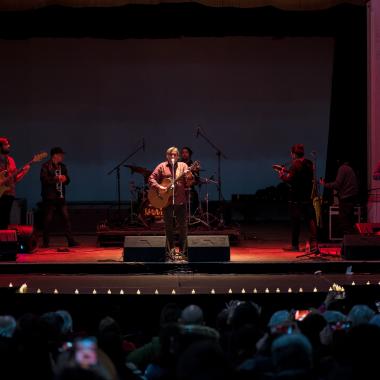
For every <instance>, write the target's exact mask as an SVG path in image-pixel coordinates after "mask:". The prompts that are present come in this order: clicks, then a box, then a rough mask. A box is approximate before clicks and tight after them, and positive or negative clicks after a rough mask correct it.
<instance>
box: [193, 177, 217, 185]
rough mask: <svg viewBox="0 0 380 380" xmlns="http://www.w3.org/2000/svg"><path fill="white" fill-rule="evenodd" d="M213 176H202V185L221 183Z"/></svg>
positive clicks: (200, 182) (200, 179)
mask: <svg viewBox="0 0 380 380" xmlns="http://www.w3.org/2000/svg"><path fill="white" fill-rule="evenodd" d="M211 178H212V177H211ZM211 178H207V177H201V178H199V181H198V183H199V184H201V185H203V184H206V183H214V184H216V185H217V184H218V183H219V181H215V180H214V179H211Z"/></svg>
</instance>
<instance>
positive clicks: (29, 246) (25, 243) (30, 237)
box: [8, 224, 38, 253]
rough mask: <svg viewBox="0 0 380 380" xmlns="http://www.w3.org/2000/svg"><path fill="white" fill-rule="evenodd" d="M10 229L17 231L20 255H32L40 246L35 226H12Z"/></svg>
mask: <svg viewBox="0 0 380 380" xmlns="http://www.w3.org/2000/svg"><path fill="white" fill-rule="evenodd" d="M8 229H10V230H14V231H16V235H17V243H18V253H32V252H34V251H35V250H36V248H37V245H38V237H37V234H36V232H35V231H34V228H33V226H29V225H20V224H10V225H9V226H8Z"/></svg>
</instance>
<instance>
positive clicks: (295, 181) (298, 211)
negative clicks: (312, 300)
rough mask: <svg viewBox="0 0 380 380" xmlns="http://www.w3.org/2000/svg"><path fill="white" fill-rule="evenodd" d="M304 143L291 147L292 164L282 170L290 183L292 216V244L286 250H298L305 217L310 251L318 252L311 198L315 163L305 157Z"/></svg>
mask: <svg viewBox="0 0 380 380" xmlns="http://www.w3.org/2000/svg"><path fill="white" fill-rule="evenodd" d="M304 154H305V153H304V146H303V144H295V145H293V146H292V149H291V157H292V165H291V167H290V169H289V170H286V169H285V168H284V169H283V170H281V171H280V173H279V176H280V178H281V179H282V180H283V181H284V182H286V183H288V184H289V185H290V200H289V204H290V217H291V224H292V241H291V246H290V247H287V248H284V251H294V252H298V251H299V250H300V249H299V236H300V227H301V218H302V217H303V218H304V220H305V222H306V223H307V225H308V229H309V234H310V237H309V242H310V251H311V252H312V253H318V252H319V251H318V244H317V224H316V218H315V210H314V207H313V203H312V200H311V193H312V189H313V179H314V169H313V163H312V162H311V161H310V160H308V159H306V158H305V157H304Z"/></svg>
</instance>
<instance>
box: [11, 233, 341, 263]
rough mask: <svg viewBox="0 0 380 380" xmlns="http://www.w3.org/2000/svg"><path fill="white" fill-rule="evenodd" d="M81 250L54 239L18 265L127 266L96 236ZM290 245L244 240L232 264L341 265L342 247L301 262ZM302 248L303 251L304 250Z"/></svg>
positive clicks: (83, 242) (117, 249) (116, 249)
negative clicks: (101, 244)
mask: <svg viewBox="0 0 380 380" xmlns="http://www.w3.org/2000/svg"><path fill="white" fill-rule="evenodd" d="M78 241H79V242H80V244H81V245H80V247H75V248H70V249H69V250H68V252H59V250H60V249H61V248H65V247H67V244H66V241H65V239H64V238H63V237H61V236H57V237H54V238H52V242H51V247H50V248H38V249H37V250H36V251H34V252H33V253H31V254H19V255H17V262H18V263H97V262H123V248H122V247H98V246H97V239H96V237H95V236H80V237H78ZM285 246H286V241H282V240H274V241H266V240H265V241H257V240H244V241H242V242H240V243H239V244H238V245H237V246H231V262H247V263H263V262H299V261H305V260H307V261H309V260H314V261H318V260H320V261H326V260H327V261H341V260H342V259H341V256H340V247H339V245H338V244H335V245H328V246H324V245H322V246H321V253H322V254H321V255H311V256H308V257H301V258H297V256H299V255H302V254H303V253H304V252H284V251H283V249H282V248H283V247H285ZM301 248H302V247H301Z"/></svg>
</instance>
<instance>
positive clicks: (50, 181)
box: [40, 160, 70, 200]
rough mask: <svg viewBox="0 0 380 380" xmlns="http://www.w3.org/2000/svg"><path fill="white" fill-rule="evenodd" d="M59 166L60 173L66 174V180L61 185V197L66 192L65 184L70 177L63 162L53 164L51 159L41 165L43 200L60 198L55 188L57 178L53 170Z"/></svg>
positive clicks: (68, 181)
mask: <svg viewBox="0 0 380 380" xmlns="http://www.w3.org/2000/svg"><path fill="white" fill-rule="evenodd" d="M59 167H60V168H61V175H64V176H66V178H67V181H66V182H65V183H63V184H62V185H63V186H62V193H63V198H65V194H66V186H67V185H68V184H69V183H70V178H69V176H68V173H67V168H66V165H65V164H59V165H57V166H56V165H54V163H53V161H52V160H49V161H47V162H45V163H44V164H43V165H42V167H41V174H40V179H41V196H42V199H43V200H48V199H49V200H55V199H59V198H60V193H59V191H58V190H57V180H56V174H55V171H56V170H57V169H59Z"/></svg>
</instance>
